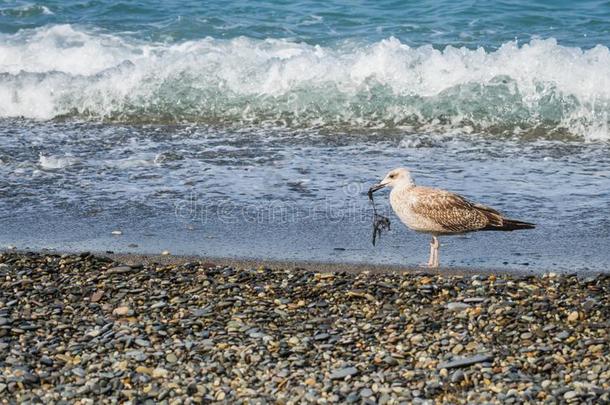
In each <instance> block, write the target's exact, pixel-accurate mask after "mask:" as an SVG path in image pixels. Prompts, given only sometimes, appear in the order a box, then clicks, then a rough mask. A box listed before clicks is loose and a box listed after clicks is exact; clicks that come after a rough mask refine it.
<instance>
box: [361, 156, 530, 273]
mask: <svg viewBox="0 0 610 405" xmlns="http://www.w3.org/2000/svg"><path fill="white" fill-rule="evenodd" d="M384 187H390V188H391V189H392V191H391V192H390V205H391V206H392V209H393V210H394V212H395V213H396V215H398V218H400V220H401V221H402V222H403V223H404V224H405V225H406V226H407V227H408V228H411V229H413V230H414V231H416V232H422V233H428V234H431V235H432V241H431V242H430V259H429V260H428V267H438V248H439V242H438V236H440V235H459V234H463V233H467V232H475V231H514V230H517V229H532V228H535V225H534V224H531V223H528V222H522V221H516V220H514V219H508V218H506V217H504V216H503V215H502V214H501V213H499V212H498V211H496V210H494V209H493V208H489V207H486V206H484V205H481V204H477V203H473V202H470V201H468V200H466V199H465V198H464V197H462V196H460V195H458V194H454V193H451V192H449V191H445V190H440V189H437V188H430V187H421V186H416V185H415V183H414V182H413V179H412V178H411V173H409V171H408V170H407V169H404V168H398V169H394V170H392V171H390V172H389V173H388V174H387V175H386V176H385V177H384V178H383V180H381V182H380V183H378V184H375V185H374V186H373V187H371V189H370V190H369V193H373V192H375V191H377V190H380V189H382V188H384Z"/></svg>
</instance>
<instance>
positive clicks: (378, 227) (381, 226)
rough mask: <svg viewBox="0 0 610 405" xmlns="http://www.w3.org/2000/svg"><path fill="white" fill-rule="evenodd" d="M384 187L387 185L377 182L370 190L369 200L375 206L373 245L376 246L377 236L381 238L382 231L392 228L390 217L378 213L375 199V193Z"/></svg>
mask: <svg viewBox="0 0 610 405" xmlns="http://www.w3.org/2000/svg"><path fill="white" fill-rule="evenodd" d="M383 187H385V185H381V184H376V185H374V186H373V187H371V188H370V189H369V192H368V196H369V200H370V201H371V205H372V206H373V246H375V242H376V241H377V238H381V232H382V231H389V230H390V218H388V217H385V216H383V215H381V214H378V213H377V208H376V207H375V200H374V199H373V193H374V192H375V191H377V190H379V189H382V188H383Z"/></svg>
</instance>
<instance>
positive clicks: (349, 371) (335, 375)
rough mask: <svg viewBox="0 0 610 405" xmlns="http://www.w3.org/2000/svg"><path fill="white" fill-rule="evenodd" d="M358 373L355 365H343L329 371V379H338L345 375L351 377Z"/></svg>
mask: <svg viewBox="0 0 610 405" xmlns="http://www.w3.org/2000/svg"><path fill="white" fill-rule="evenodd" d="M356 374H358V369H357V368H356V367H345V368H341V369H338V370H335V371H333V372H332V373H330V379H331V380H340V379H342V378H345V377H351V376H354V375H356Z"/></svg>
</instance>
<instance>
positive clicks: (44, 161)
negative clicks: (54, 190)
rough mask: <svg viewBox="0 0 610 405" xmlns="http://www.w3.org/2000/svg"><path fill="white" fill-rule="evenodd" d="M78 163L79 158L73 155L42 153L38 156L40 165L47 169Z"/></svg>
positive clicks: (62, 167)
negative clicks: (47, 154)
mask: <svg viewBox="0 0 610 405" xmlns="http://www.w3.org/2000/svg"><path fill="white" fill-rule="evenodd" d="M76 163H78V159H76V158H74V157H71V156H44V155H43V154H42V153H41V154H40V156H39V158H38V165H39V166H40V168H41V169H45V170H57V169H64V168H66V167H69V166H73V165H75V164H76Z"/></svg>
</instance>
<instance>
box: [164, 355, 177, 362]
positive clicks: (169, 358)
mask: <svg viewBox="0 0 610 405" xmlns="http://www.w3.org/2000/svg"><path fill="white" fill-rule="evenodd" d="M165 360H166V361H167V362H168V363H175V362H177V361H178V357H176V355H175V354H174V353H169V354H168V355H167V356H165Z"/></svg>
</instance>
